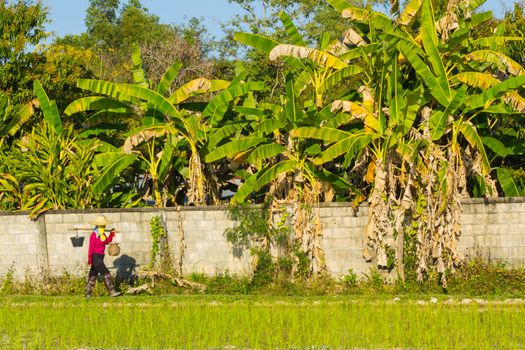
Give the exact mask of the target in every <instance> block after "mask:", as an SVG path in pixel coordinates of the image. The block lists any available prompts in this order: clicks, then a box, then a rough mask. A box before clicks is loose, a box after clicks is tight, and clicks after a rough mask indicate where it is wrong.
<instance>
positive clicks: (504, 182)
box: [496, 168, 525, 197]
mask: <svg viewBox="0 0 525 350" xmlns="http://www.w3.org/2000/svg"><path fill="white" fill-rule="evenodd" d="M496 172H497V174H498V182H499V184H500V186H501V188H502V189H503V192H504V193H505V196H506V197H519V196H523V195H525V190H524V189H521V190H520V188H519V187H518V185H517V184H516V182H515V181H514V179H513V178H512V175H511V173H510V172H509V171H508V170H507V169H505V168H496Z"/></svg>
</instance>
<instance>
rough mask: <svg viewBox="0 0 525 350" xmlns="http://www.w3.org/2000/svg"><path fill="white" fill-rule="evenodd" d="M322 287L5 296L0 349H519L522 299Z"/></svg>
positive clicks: (523, 338) (524, 340) (524, 320)
mask: <svg viewBox="0 0 525 350" xmlns="http://www.w3.org/2000/svg"><path fill="white" fill-rule="evenodd" d="M439 298H440V300H438V302H437V303H436V304H432V303H429V302H428V300H427V303H425V304H424V305H419V304H418V303H417V302H416V301H417V299H407V298H405V297H402V298H401V301H399V302H394V301H392V298H391V296H390V297H370V296H326V297H267V296H265V297H263V296H210V295H202V296H196V295H195V296H149V297H144V296H138V297H121V298H117V299H110V298H104V297H103V298H93V299H90V300H85V299H84V298H81V297H39V296H8V297H4V298H2V299H1V301H0V348H2V349H4V348H5V349H78V348H83V349H86V348H89V349H100V348H102V349H224V348H229V349H231V348H235V349H248V348H249V349H314V348H315V349H354V348H359V349H377V348H383V349H385V348H404V349H407V348H409V349H524V348H525V327H524V326H525V303H510V302H503V301H498V300H496V301H491V302H489V303H487V304H483V305H482V304H476V303H470V304H468V305H463V304H461V303H460V302H459V300H458V299H456V302H454V303H452V304H447V303H445V302H444V301H445V300H446V299H445V298H447V299H448V298H449V297H448V296H447V297H444V296H440V297H439Z"/></svg>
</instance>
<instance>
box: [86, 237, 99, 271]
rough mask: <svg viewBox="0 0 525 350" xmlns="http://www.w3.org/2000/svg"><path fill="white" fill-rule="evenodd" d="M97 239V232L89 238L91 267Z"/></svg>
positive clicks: (89, 263)
mask: <svg viewBox="0 0 525 350" xmlns="http://www.w3.org/2000/svg"><path fill="white" fill-rule="evenodd" d="M96 239H97V235H96V234H95V232H91V236H90V237H89V248H88V265H91V264H92V263H93V247H94V246H95V240H96Z"/></svg>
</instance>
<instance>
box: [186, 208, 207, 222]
mask: <svg viewBox="0 0 525 350" xmlns="http://www.w3.org/2000/svg"><path fill="white" fill-rule="evenodd" d="M182 214H183V216H184V221H200V220H204V211H202V210H184V211H183V212H182Z"/></svg>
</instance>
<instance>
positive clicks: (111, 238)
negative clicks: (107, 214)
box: [106, 231, 115, 244]
mask: <svg viewBox="0 0 525 350" xmlns="http://www.w3.org/2000/svg"><path fill="white" fill-rule="evenodd" d="M114 237H115V232H113V231H111V232H110V234H109V236H108V238H106V244H109V243H111V242H113V238H114Z"/></svg>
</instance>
